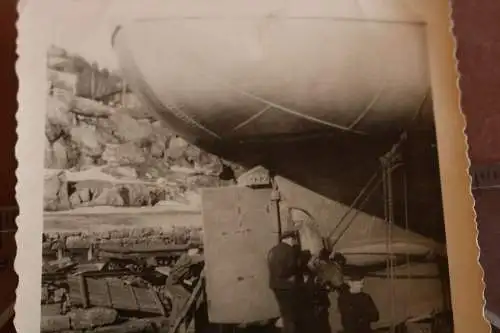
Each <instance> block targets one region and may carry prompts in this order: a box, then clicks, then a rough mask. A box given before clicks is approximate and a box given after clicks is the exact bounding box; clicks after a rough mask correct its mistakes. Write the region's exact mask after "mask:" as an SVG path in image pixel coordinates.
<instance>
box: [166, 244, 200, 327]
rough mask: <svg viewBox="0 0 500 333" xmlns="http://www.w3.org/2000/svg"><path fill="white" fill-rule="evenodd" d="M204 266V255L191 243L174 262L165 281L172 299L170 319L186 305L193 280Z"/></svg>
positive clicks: (174, 317) (173, 318)
mask: <svg viewBox="0 0 500 333" xmlns="http://www.w3.org/2000/svg"><path fill="white" fill-rule="evenodd" d="M202 267H203V256H202V255H201V250H200V248H199V247H198V246H197V245H194V244H190V245H189V246H188V250H187V253H184V254H183V255H182V256H181V257H180V258H179V259H178V260H177V261H176V263H175V264H174V266H173V267H172V270H171V271H170V274H169V276H168V278H167V280H166V282H165V287H166V289H167V292H168V293H169V294H170V297H171V299H172V310H171V312H170V319H171V320H172V322H174V321H175V319H176V317H177V316H178V315H179V313H180V312H181V311H182V309H183V307H184V305H186V303H187V301H188V299H189V296H190V295H191V292H192V288H193V281H194V280H195V279H196V278H197V277H198V276H199V274H200V273H201V270H202Z"/></svg>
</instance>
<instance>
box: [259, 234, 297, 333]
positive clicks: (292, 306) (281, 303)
mask: <svg viewBox="0 0 500 333" xmlns="http://www.w3.org/2000/svg"><path fill="white" fill-rule="evenodd" d="M297 245H298V235H297V230H296V229H295V228H290V229H289V230H287V231H284V232H283V233H282V234H281V237H280V242H279V243H278V244H277V245H275V246H274V247H273V248H272V249H271V250H270V251H269V253H268V257H267V259H268V267H269V287H270V288H271V290H272V291H273V293H274V296H275V298H276V301H277V303H278V307H279V311H280V316H281V320H282V325H283V327H282V332H284V333H295V332H298V330H299V324H300V315H301V314H300V302H301V300H302V297H301V291H302V290H301V287H300V286H301V282H302V281H301V274H300V251H299V250H298V248H297Z"/></svg>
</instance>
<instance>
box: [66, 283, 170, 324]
mask: <svg viewBox="0 0 500 333" xmlns="http://www.w3.org/2000/svg"><path fill="white" fill-rule="evenodd" d="M68 285H69V297H70V300H71V302H72V303H73V304H78V305H82V306H84V307H93V306H99V307H109V308H113V309H116V310H122V311H138V312H145V313H150V314H156V315H161V316H166V315H167V313H166V310H165V308H164V306H163V304H162V302H161V300H160V298H159V297H158V294H157V293H156V291H154V290H153V289H151V288H146V287H133V286H130V285H125V284H123V283H122V282H121V281H119V280H116V281H113V280H106V279H102V278H101V279H99V278H92V277H86V276H83V275H80V276H73V277H70V278H69V279H68Z"/></svg>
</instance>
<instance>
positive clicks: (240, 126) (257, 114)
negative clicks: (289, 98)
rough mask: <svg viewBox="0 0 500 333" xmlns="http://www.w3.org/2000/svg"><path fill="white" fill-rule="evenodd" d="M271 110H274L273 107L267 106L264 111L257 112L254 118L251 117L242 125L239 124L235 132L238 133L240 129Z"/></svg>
mask: <svg viewBox="0 0 500 333" xmlns="http://www.w3.org/2000/svg"><path fill="white" fill-rule="evenodd" d="M270 109H272V106H270V105H268V106H266V107H265V108H263V109H262V110H260V111H259V112H257V113H256V114H254V115H253V116H251V117H250V118H248V119H247V120H245V121H244V122H242V123H241V124H239V125H238V126H236V127H234V128H233V132H236V131H237V130H239V129H240V128H242V127H244V126H246V125H248V124H250V123H251V122H252V121H253V120H255V119H257V118H259V117H260V116H261V115H263V114H264V113H265V112H266V111H268V110H270Z"/></svg>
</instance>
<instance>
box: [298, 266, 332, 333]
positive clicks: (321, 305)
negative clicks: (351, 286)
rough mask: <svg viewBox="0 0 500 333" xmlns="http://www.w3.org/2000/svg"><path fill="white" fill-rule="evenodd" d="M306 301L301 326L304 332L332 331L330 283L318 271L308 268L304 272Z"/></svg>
mask: <svg viewBox="0 0 500 333" xmlns="http://www.w3.org/2000/svg"><path fill="white" fill-rule="evenodd" d="M303 288H304V293H303V295H304V301H303V302H302V311H301V312H302V320H303V321H302V322H301V327H302V328H303V331H304V332H316V333H330V332H331V328H330V321H329V308H330V299H329V292H330V291H331V289H330V288H329V285H328V284H326V283H323V282H322V281H321V280H320V279H319V277H318V275H317V273H316V272H315V271H314V270H313V269H311V268H310V267H308V268H307V270H306V272H305V274H304V287H303Z"/></svg>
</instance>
